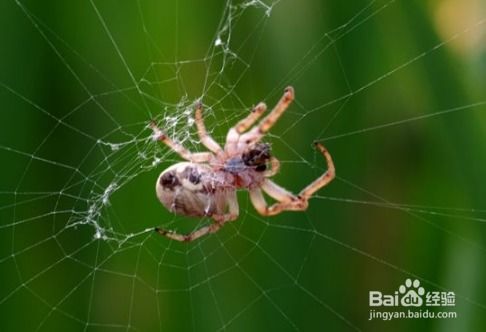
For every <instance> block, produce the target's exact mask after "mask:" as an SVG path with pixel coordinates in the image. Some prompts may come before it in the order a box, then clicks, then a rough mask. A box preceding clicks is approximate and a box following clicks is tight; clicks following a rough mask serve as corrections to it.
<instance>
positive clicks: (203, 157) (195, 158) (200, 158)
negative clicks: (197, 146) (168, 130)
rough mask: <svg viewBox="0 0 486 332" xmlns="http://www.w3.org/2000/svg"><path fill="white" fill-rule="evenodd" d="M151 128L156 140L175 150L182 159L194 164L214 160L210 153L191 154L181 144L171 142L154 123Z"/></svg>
mask: <svg viewBox="0 0 486 332" xmlns="http://www.w3.org/2000/svg"><path fill="white" fill-rule="evenodd" d="M150 128H152V130H153V131H154V138H155V139H156V140H158V141H161V142H162V143H164V144H165V145H167V146H168V147H169V148H171V149H172V150H174V151H175V152H176V153H177V154H178V155H179V156H181V157H182V158H184V159H186V160H189V161H191V162H194V163H204V162H208V161H209V160H210V159H212V158H213V155H212V154H211V153H210V152H195V153H193V152H190V151H189V150H187V149H186V148H185V147H183V146H182V145H181V144H179V143H177V142H174V141H173V140H171V139H170V138H169V137H168V136H167V135H166V134H165V133H164V132H162V130H160V129H159V128H158V127H157V125H156V124H155V123H153V122H151V123H150Z"/></svg>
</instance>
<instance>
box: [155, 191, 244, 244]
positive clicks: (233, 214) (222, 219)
mask: <svg viewBox="0 0 486 332" xmlns="http://www.w3.org/2000/svg"><path fill="white" fill-rule="evenodd" d="M225 197H226V204H227V206H228V213H226V214H214V215H213V216H212V217H213V219H214V222H213V223H212V224H210V225H207V226H204V227H201V228H199V229H198V230H195V231H194V232H192V233H189V234H178V233H176V232H173V231H168V230H165V229H162V228H158V227H157V228H155V231H156V232H157V233H159V234H160V235H162V236H165V237H167V238H169V239H172V240H176V241H180V242H191V241H194V240H196V239H199V238H200V237H202V236H204V235H206V234H212V233H216V232H217V231H219V229H220V228H221V227H223V225H224V224H225V223H227V222H228V221H233V220H235V219H236V218H237V217H238V212H239V207H238V201H237V198H236V192H233V193H227V194H226V196H225Z"/></svg>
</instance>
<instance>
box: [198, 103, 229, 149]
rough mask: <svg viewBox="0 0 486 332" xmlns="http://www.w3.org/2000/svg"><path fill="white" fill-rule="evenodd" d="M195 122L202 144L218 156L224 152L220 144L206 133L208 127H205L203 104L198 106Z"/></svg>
mask: <svg viewBox="0 0 486 332" xmlns="http://www.w3.org/2000/svg"><path fill="white" fill-rule="evenodd" d="M195 122H196V127H197V133H198V135H199V138H200V139H201V143H202V144H203V145H204V146H205V147H207V148H208V149H209V150H210V151H212V152H214V153H216V154H218V153H221V152H223V149H222V148H221V146H219V144H218V143H216V141H215V140H214V139H213V138H212V137H211V136H209V135H208V132H207V131H206V126H205V125H204V120H203V116H202V104H201V103H197V104H196V114H195Z"/></svg>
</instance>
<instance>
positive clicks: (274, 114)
mask: <svg viewBox="0 0 486 332" xmlns="http://www.w3.org/2000/svg"><path fill="white" fill-rule="evenodd" d="M294 97H295V95H294V88H292V87H291V86H289V87H287V88H285V91H284V94H283V96H282V97H281V98H280V100H279V101H278V103H277V105H275V107H274V108H273V110H272V111H271V112H270V114H268V115H267V116H266V117H265V118H263V120H261V121H260V123H259V124H258V125H256V126H255V127H253V129H251V130H250V131H249V132H247V133H246V134H244V135H242V136H241V141H243V142H246V143H247V144H250V143H253V142H257V141H259V140H260V139H261V138H262V137H263V135H265V134H266V133H267V132H268V131H269V130H270V128H272V126H273V125H274V124H275V123H276V122H277V121H278V119H280V117H281V116H282V114H283V113H284V112H285V110H286V109H287V108H288V107H289V105H290V103H292V101H293V100H294Z"/></svg>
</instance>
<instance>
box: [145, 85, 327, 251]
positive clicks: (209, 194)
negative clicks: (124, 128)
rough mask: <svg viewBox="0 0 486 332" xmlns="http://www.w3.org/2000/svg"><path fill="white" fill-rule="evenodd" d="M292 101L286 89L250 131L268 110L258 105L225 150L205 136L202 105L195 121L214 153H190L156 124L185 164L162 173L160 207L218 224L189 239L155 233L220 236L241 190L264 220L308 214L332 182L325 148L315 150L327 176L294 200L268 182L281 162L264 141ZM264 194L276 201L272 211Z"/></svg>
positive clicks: (232, 132) (157, 136)
mask: <svg viewBox="0 0 486 332" xmlns="http://www.w3.org/2000/svg"><path fill="white" fill-rule="evenodd" d="M293 99H294V90H293V88H292V87H288V88H286V89H285V93H284V95H283V96H282V98H281V99H280V101H279V102H278V104H277V105H276V106H275V108H274V109H273V110H272V112H270V114H269V115H267V116H266V117H265V118H263V120H261V121H260V122H259V123H258V124H257V125H256V126H254V127H253V128H252V129H250V130H248V129H249V128H250V127H251V126H252V125H253V124H254V123H255V122H256V121H257V120H258V119H259V118H260V117H261V115H262V114H263V112H265V110H266V105H265V104H264V103H260V104H258V105H257V106H256V107H255V108H254V109H253V111H252V112H251V113H250V115H248V116H247V117H246V118H244V119H243V120H241V121H240V122H238V123H237V124H236V125H235V126H234V127H232V128H231V129H230V130H229V131H228V135H227V136H226V143H225V145H224V148H222V147H221V146H220V145H219V144H218V143H216V141H214V140H213V139H212V138H211V137H210V136H209V135H208V134H207V132H206V128H205V126H204V122H203V120H202V105H201V104H200V103H198V104H197V106H196V116H195V120H196V126H197V130H198V134H199V137H200V139H201V143H202V144H204V145H205V146H206V147H207V148H208V149H209V150H210V151H211V152H198V153H191V152H189V151H188V150H186V149H185V148H184V147H183V146H182V145H180V144H178V143H176V142H174V141H172V140H171V139H170V138H169V137H168V136H167V135H165V134H164V133H163V132H162V131H161V130H160V129H159V128H158V127H157V126H156V125H155V124H154V123H152V124H151V127H152V129H153V131H154V138H155V139H157V140H159V141H162V142H163V143H165V144H166V145H168V146H169V147H170V148H172V149H173V150H174V151H175V152H177V153H178V154H179V155H180V156H181V157H182V158H184V159H186V160H187V161H186V162H181V163H178V164H175V165H172V166H170V167H169V168H167V169H166V170H164V171H163V172H162V173H161V174H160V176H159V178H158V180H157V184H156V191H157V197H158V198H159V200H160V202H161V203H162V204H163V205H164V206H165V207H166V208H167V209H168V210H170V211H172V212H174V213H176V214H181V215H185V216H194V217H202V216H208V217H212V218H213V219H214V223H212V224H210V225H208V226H204V227H202V228H200V229H198V230H196V231H194V232H192V233H191V234H188V235H181V234H177V233H175V232H172V231H167V230H163V229H160V228H156V231H157V232H158V233H159V234H161V235H164V236H167V237H169V238H171V239H174V240H178V241H192V240H194V239H197V238H199V237H201V236H203V235H205V234H208V233H214V232H216V231H217V230H219V229H220V228H221V226H222V225H223V224H224V223H226V222H228V221H232V220H235V219H236V218H237V217H238V213H239V208H238V201H237V199H236V190H237V189H245V190H248V191H249V193H250V199H251V202H252V203H253V205H254V206H255V208H256V210H257V211H258V212H259V213H260V214H262V215H266V216H270V215H275V214H278V213H280V212H282V211H284V210H290V211H302V210H305V209H306V208H307V206H308V200H309V198H310V197H311V196H312V194H313V193H314V192H316V191H317V190H319V189H320V188H322V187H324V186H325V185H327V184H328V183H329V182H330V181H331V180H332V179H333V178H334V173H335V170H334V164H333V162H332V158H331V155H330V154H329V153H328V152H327V150H326V149H325V148H324V146H323V145H322V144H320V143H316V147H317V149H318V150H319V151H320V152H321V153H322V154H323V156H324V157H325V158H326V161H327V166H328V169H327V172H326V173H324V174H323V175H321V176H320V177H319V178H317V179H316V180H315V181H314V182H312V183H311V184H310V185H308V186H307V187H305V188H304V189H303V190H302V191H301V192H300V193H299V194H298V195H294V194H292V193H291V192H289V191H287V190H286V189H284V188H282V187H280V186H279V185H277V184H276V183H274V182H273V181H271V180H270V179H269V177H271V176H273V175H275V174H276V173H277V172H278V169H279V162H278V160H277V159H276V158H275V157H273V156H272V155H271V149H270V145H269V144H267V143H262V142H261V139H262V138H263V136H264V135H265V134H266V133H267V132H268V130H270V128H271V127H272V126H273V125H274V124H275V122H276V121H277V120H278V119H279V118H280V116H281V115H282V113H283V112H284V111H285V110H286V109H287V107H288V106H289V104H290V103H291V102H292V100H293ZM263 192H265V193H266V194H268V195H269V196H270V197H272V198H273V199H275V200H276V201H277V202H276V203H274V204H273V205H271V206H268V205H267V203H266V201H265V198H264V197H263Z"/></svg>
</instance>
